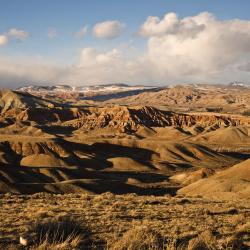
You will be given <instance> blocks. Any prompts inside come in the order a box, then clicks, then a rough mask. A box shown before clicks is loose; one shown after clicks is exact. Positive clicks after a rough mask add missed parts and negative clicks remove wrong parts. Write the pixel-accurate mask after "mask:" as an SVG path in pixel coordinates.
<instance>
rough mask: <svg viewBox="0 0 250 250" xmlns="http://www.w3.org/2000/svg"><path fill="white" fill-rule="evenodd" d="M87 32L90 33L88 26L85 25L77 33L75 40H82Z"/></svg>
mask: <svg viewBox="0 0 250 250" xmlns="http://www.w3.org/2000/svg"><path fill="white" fill-rule="evenodd" d="M87 32H88V26H87V25H85V26H83V27H82V28H81V29H80V30H78V31H77V32H75V34H74V37H75V38H82V37H84V36H85V35H86V34H87Z"/></svg>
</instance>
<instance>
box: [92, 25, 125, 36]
mask: <svg viewBox="0 0 250 250" xmlns="http://www.w3.org/2000/svg"><path fill="white" fill-rule="evenodd" d="M124 28H125V24H123V23H120V22H119V21H106V22H102V23H97V24H96V25H95V26H94V28H93V35H94V36H95V37H97V38H104V39H113V38H116V37H118V36H120V35H121V32H122V30H123V29H124Z"/></svg>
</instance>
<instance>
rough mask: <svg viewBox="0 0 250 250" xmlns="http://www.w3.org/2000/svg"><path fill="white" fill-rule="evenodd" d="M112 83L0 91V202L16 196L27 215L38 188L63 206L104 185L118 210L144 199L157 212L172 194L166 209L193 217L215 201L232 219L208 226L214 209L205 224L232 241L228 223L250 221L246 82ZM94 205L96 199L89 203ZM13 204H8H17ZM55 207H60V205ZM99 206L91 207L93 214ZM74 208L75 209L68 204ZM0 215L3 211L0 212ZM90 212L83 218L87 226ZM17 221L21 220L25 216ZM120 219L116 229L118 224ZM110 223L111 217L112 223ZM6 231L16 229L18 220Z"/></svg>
mask: <svg viewBox="0 0 250 250" xmlns="http://www.w3.org/2000/svg"><path fill="white" fill-rule="evenodd" d="M112 86H113V85H112ZM118 87H119V88H116V89H115V93H114V92H112V91H114V86H113V87H112V88H113V89H112V88H104V90H103V91H100V88H98V89H91V93H90V92H89V90H88V91H87V90H86V89H75V88H71V89H68V88H67V86H64V87H58V86H57V87H54V88H52V87H51V88H44V87H43V88H34V87H28V88H21V89H19V90H15V91H14V90H1V91H0V194H2V195H1V199H2V201H3V205H4V206H5V208H7V207H8V201H10V202H12V203H15V202H17V203H18V201H17V200H18V199H19V198H18V197H20V199H21V200H22V201H20V202H24V204H25V206H27V207H26V209H27V211H29V212H30V213H32V211H31V207H29V206H28V205H27V204H33V203H34V200H33V198H32V197H34V199H40V197H43V194H44V197H45V198H44V200H45V201H46V199H47V198H46V197H49V198H48V199H51V200H55V207H54V208H55V209H56V206H57V205H56V204H58V201H57V199H58V198H57V197H58V195H64V197H65V199H66V200H68V203H66V205H67V204H70V203H71V202H72V203H77V202H78V201H77V200H76V197H79V199H80V198H82V202H83V203H85V202H87V201H88V200H90V201H92V200H93V199H100V202H101V203H103V204H104V203H105V202H107V201H105V197H106V196H105V195H106V194H105V193H106V192H108V195H109V196H111V197H113V198H112V199H113V200H114V202H117V204H123V206H124V207H127V208H126V209H129V206H130V205H131V204H132V203H133V202H134V203H135V204H137V203H138V201H139V200H140V199H142V200H141V202H146V203H145V207H146V209H149V207H147V206H148V204H152V207H151V209H154V208H153V206H154V204H155V206H156V208H157V209H161V208H160V207H161V206H162V207H164V208H166V209H167V207H168V206H170V203H171V201H172V202H173V209H174V210H175V212H176V213H177V212H178V211H177V210H178V209H179V207H178V206H185V204H189V205H187V206H188V209H190V215H192V214H193V215H194V211H195V204H197V211H198V214H200V215H199V216H202V214H203V212H202V209H205V207H206V206H207V205H206V204H210V205H211V206H213V204H217V203H216V202H220V204H221V207H220V208H218V209H219V210H220V211H222V210H223V209H224V210H223V211H224V212H223V213H224V214H225V216H228V217H226V218H230V220H231V219H232V218H231V217H230V216H231V215H230V214H231V213H232V214H233V215H235V214H237V216H238V217H239V218H238V221H237V222H234V223H236V226H235V228H234V229H233V231H232V230H231V229H230V230H231V233H229V234H227V233H226V231H225V227H224V228H221V227H220V226H218V223H219V222H218V221H219V220H221V216H222V215H221V214H223V213H221V212H218V213H217V212H216V211H215V212H214V217H211V218H215V217H216V216H217V217H216V218H217V220H218V221H217V222H214V223H215V224H213V223H212V224H211V225H214V227H215V225H217V226H218V228H219V229H218V230H219V232H217V233H218V235H219V236H218V238H220V239H221V240H223V242H224V241H225V240H226V239H227V237H229V236H230V237H231V238H232V237H233V234H234V232H236V231H237V230H238V228H236V227H239V226H240V225H241V224H242V225H245V224H244V223H246V222H247V221H242V220H241V219H240V218H241V216H243V217H244V216H245V218H246V219H247V218H248V219H249V218H250V217H249V216H250V214H249V211H250V210H249V209H250V207H249V202H248V201H249V198H250V88H249V87H247V86H235V85H183V86H174V87H166V88H143V87H142V86H140V87H137V88H135V89H127V87H126V85H125V86H124V85H119V86H118ZM124 88H125V89H124ZM65 89H66V90H65ZM97 194H98V196H94V195H97ZM39 195H40V196H39ZM77 195H78V196H77ZM15 197H16V198H15ZM25 197H26V198H25ZM87 197H89V198H87ZM93 197H96V198H93ZM98 197H100V198H98ZM129 197H130V198H129ZM140 197H144V198H140ZM159 197H164V198H159ZM171 197H172V198H171ZM85 199H86V201H85ZM129 199H131V200H130V201H128V200H129ZM39 202H41V199H40V200H39ZM48 202H49V201H48ZM229 203H230V206H231V207H233V206H236V205H235V204H237V206H238V205H239V204H242V206H241V207H237V208H235V210H233V209H232V210H230V209H229V210H225V209H226V208H225V207H226V206H228V204H229ZM86 204H87V205H86V207H87V206H90V204H89V203H86ZM94 204H96V205H98V204H97V203H95V202H94V201H93V206H94ZM107 204H108V203H107ZM141 204H142V203H141ZM161 204H162V205H161ZM178 204H179V205H178ZM99 205H100V204H99ZM191 205H192V206H193V207H192V206H191ZM50 206H52V204H50ZM77 206H80V203H79V204H78V203H77V205H76V207H74V208H73V207H72V209H73V210H74V209H75V210H77V209H78V207H77ZM100 206H101V205H100ZM107 206H109V205H107ZM117 206H118V208H119V206H120V205H117ZM138 206H139V205H138ZM158 206H159V207H158ZM14 207H16V209H17V210H18V208H17V205H15V206H14ZM14 207H13V208H14ZM215 207H216V206H215ZM60 209H61V210H60V213H63V212H65V211H66V210H64V209H63V208H62V207H61V208H60ZM96 209H97V208H96ZM100 209H101V208H100ZM102 209H103V208H102ZM110 209H111V208H110ZM126 209H125V210H126ZM142 209H143V208H142ZM168 209H170V208H168ZM206 209H208V210H209V211H210V210H211V209H212V208H210V207H206ZM132 210H133V209H132ZM132 210H131V211H132ZM93 211H94V210H93ZM100 211H101V210H98V209H97V210H96V213H99V212H100ZM126 211H127V210H126ZM133 211H134V213H135V214H137V213H139V212H138V211H137V210H133ZM145 211H146V212H145ZM145 211H144V212H145V213H148V211H150V210H145ZM168 211H170V210H168ZM187 211H188V210H187ZM16 212H17V211H16ZM75 212H76V213H78V214H79V211H78V210H77V211H75ZM158 212H159V211H158ZM1 213H2V214H1V216H3V217H2V218H4V216H6V215H4V214H5V212H4V211H3V210H2V211H1ZM46 213H48V211H47V212H46ZM151 213H152V216H153V211H151ZM211 213H213V212H210V214H209V216H212V215H211ZM98 216H99V215H98ZM117 216H121V215H118V214H117ZM127 216H132V215H127ZM138 216H139V215H138ZM147 216H149V214H147ZM156 216H159V217H161V216H162V215H156ZM194 216H195V215H194ZM45 217H46V216H45ZM132 217H133V216H132ZM132 217H131V218H132ZM93 218H94V217H93V215H90V217H89V218H87V220H90V221H89V223H90V224H91V223H92V224H91V225H92V226H93V223H95V222H94V219H93ZM148 218H149V217H148ZM152 218H153V217H152ZM199 218H200V219H201V217H199ZM209 218H210V217H209ZM109 220H110V218H109ZM126 220H127V219H126ZM235 220H236V218H235ZM24 221H25V223H28V221H29V219H25V220H24ZM23 223H24V222H23ZM25 223H24V224H25ZM123 223H124V224H122V223H121V225H122V227H123V228H122V229H121V231H122V232H123V231H126V230H125V229H126V225H127V224H126V223H125V221H123ZM157 223H159V221H158V222H157ZM185 223H186V222H185ZM240 223H241V224H240ZM12 224H13V222H11V221H10V220H8V219H6V218H5V219H4V220H3V224H2V226H1V228H0V230H1V231H0V232H2V234H1V233H0V243H1V244H6V242H16V239H15V237H14V236H13V232H12V230H10V229H9V231H8V225H12ZM125 224H126V225H125ZM170 224H171V222H170ZM221 225H222V224H221ZM12 226H13V225H12ZM23 226H24V225H23ZM154 226H155V227H158V224H157V225H156V224H155V225H153V227H154ZM180 226H181V225H180ZM193 226H194V225H193ZM245 226H246V225H245ZM116 227H117V225H116V224H115V223H114V228H115V229H112V230H117V228H116ZM246 227H247V226H246ZM197 228H198V227H197ZM197 228H196V229H197ZM196 229H191V226H190V228H189V229H187V231H188V232H189V233H187V232H186V233H187V235H188V236H187V235H186V236H185V230H184V228H182V229H180V232H181V233H180V235H181V237H182V240H183V239H185V240H186V241H187V242H189V243H188V244H189V245H190V244H191V243H190V242H191V240H192V238H194V236H197V234H199V233H200V232H198V231H195V230H196ZM13 230H14V229H13ZM15 230H16V232H18V233H20V232H19V231H21V229H20V227H18V228H17V229H15ZM15 230H14V231H15ZM93 230H94V229H93ZM98 230H99V229H98ZM98 230H97V231H98ZM105 230H106V229H105ZM107 230H108V229H107ZM223 230H224V231H223ZM227 230H228V229H227ZM244 230H245V231H246V232H248V233H245V231H244V233H242V235H241V236H242V237H243V238H244V239H243V238H242V239H243V240H241V243H240V244H242V245H241V246H240V248H242V249H247V247H248V246H249V247H250V235H249V231H247V230H249V225H248V229H244ZM163 231H164V230H163ZM191 231H192V232H193V235H192V233H191ZM165 233H166V232H165ZM176 234H177V235H178V233H177V231H176ZM100 235H102V234H100ZM234 236H235V235H234ZM105 237H106V238H105ZM185 237H186V238H185ZM104 238H105V239H107V238H109V234H108V233H107V235H106V234H105V233H104ZM231 238H230V239H231ZM6 239H7V240H6ZM124 241H125V239H123V243H121V244H125V243H124ZM230 242H231V241H230ZM11 244H12V243H11ZM15 244H16V243H15ZM96 244H97V243H96ZM107 244H108V243H107ZM117 244H118V245H119V243H117ZM223 244H224V243H223ZM230 244H234V243H230ZM248 244H249V245H248ZM97 245H98V246H101V245H102V244H99V243H98V244H97ZM114 245H115V244H114ZM15 246H16V247H17V245H15ZM232 246H233V247H234V245H232ZM235 246H236V245H235ZM237 247H239V245H237ZM244 247H245V248H244ZM110 248H111V249H112V247H110ZM70 249H71V248H70ZM72 249H73V248H72ZM79 249H82V248H79ZM113 249H116V248H115V247H114V248H113ZM117 249H118V248H117ZM123 249H133V248H129V247H127V248H126V247H125V248H123ZM141 249H150V248H141ZM152 249H155V248H152ZM159 249H160V248H159ZM190 249H206V248H190ZM208 249H216V248H208ZM233 249H239V248H233Z"/></svg>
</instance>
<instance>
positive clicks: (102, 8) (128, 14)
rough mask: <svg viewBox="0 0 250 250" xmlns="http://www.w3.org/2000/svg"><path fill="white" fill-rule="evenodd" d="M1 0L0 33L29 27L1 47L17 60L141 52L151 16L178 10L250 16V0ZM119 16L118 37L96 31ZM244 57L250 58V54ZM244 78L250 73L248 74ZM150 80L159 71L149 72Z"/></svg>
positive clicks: (62, 60)
mask: <svg viewBox="0 0 250 250" xmlns="http://www.w3.org/2000/svg"><path fill="white" fill-rule="evenodd" d="M0 3H1V8H0V34H2V35H6V34H8V32H9V30H10V29H13V28H15V29H17V30H22V31H25V32H27V33H28V37H27V38H25V39H23V40H22V41H21V40H20V39H19V38H17V37H15V36H13V37H12V38H11V39H9V42H8V43H7V44H5V45H4V46H1V47H0V56H2V58H5V57H8V58H11V59H13V60H14V58H23V57H24V58H25V60H26V61H27V60H31V59H32V57H41V58H43V59H44V60H51V62H53V63H56V64H58V65H61V66H62V65H63V66H65V65H71V64H75V63H76V62H77V60H79V54H80V53H81V50H82V49H83V48H89V47H91V48H94V49H96V50H98V51H102V52H103V51H111V50H113V49H120V48H122V49H123V50H124V48H126V46H131V47H133V48H135V49H136V53H138V54H139V53H141V54H144V53H147V50H148V44H149V42H150V41H151V40H153V39H151V38H149V37H147V38H145V37H143V36H140V35H138V30H139V29H140V27H141V26H142V25H143V23H144V22H145V21H146V20H147V18H148V17H149V16H156V17H158V18H159V19H160V20H161V19H162V18H163V17H164V15H166V14H167V13H170V12H174V13H176V14H177V15H178V18H179V19H180V20H181V19H182V18H185V17H189V16H197V15H199V14H200V13H202V12H209V13H211V14H213V15H214V17H215V18H216V19H217V20H219V21H223V20H233V19H236V18H237V19H240V20H244V21H248V20H250V12H249V10H250V1H249V0H137V1H135V0H126V1H125V0H124V1H123V0H73V1H70V0H53V1H51V0H43V1H39V0H37V1H36V0H0ZM114 20H115V21H118V22H120V23H121V24H124V27H123V28H122V31H121V32H120V34H119V35H118V36H117V37H115V38H114V39H99V38H97V37H96V36H94V35H93V31H92V29H93V27H94V26H95V25H96V24H97V23H102V22H105V21H114ZM86 25H87V26H88V32H87V33H86V34H85V35H84V36H83V37H80V38H75V37H74V34H75V33H76V32H77V31H79V30H80V29H81V28H82V27H83V26H86ZM51 29H52V30H54V31H55V32H56V35H55V37H54V38H53V39H51V38H49V37H48V31H49V30H51ZM9 37H11V36H10V35H9ZM150 39H151V40H150ZM246 39H247V37H246ZM129 53H131V52H129ZM27 58H28V59H27ZM245 61H247V63H248V59H247V60H245ZM0 72H1V71H0ZM8 74H10V73H8ZM0 76H1V75H0ZM5 77H6V75H5ZM23 78H24V79H25V77H23ZM135 79H137V78H135ZM171 79H172V78H171ZM194 79H196V77H194ZM204 79H205V78H204ZM244 79H248V74H247V75H246V76H244ZM22 80H23V79H22ZM121 80H122V81H123V80H124V78H123V79H121ZM150 80H154V77H153V76H152V77H148V81H150ZM166 80H168V79H166ZM177 80H178V79H177ZM177 80H176V81H177ZM208 80H209V78H208ZM27 81H29V78H28V77H27ZM143 81H145V80H142V82H143ZM159 82H162V80H159ZM0 84H1V80H0Z"/></svg>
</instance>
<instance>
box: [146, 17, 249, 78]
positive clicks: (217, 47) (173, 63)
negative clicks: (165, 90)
mask: <svg viewBox="0 0 250 250" xmlns="http://www.w3.org/2000/svg"><path fill="white" fill-rule="evenodd" d="M163 20H165V21H166V20H168V18H167V19H166V16H165V18H164V19H163ZM171 20H172V19H171ZM161 22H162V21H161ZM161 22H159V23H158V24H160V23H161ZM146 23H147V21H146ZM166 26H167V24H166ZM144 27H146V26H145V23H144ZM156 30H157V24H156ZM163 30H164V32H163V31H161V32H160V33H159V32H158V31H157V32H156V33H154V32H151V34H149V33H147V34H148V35H150V37H149V40H148V52H147V53H148V59H149V60H150V61H151V62H152V63H153V64H154V65H155V67H156V69H157V71H158V73H159V77H161V78H162V79H167V78H168V77H171V78H172V79H178V78H179V76H180V75H182V76H183V78H184V79H185V78H188V79H192V78H193V79H196V78H198V79H204V80H206V79H209V77H210V76H211V75H214V74H218V73H219V74H222V75H223V72H224V71H225V70H227V69H228V67H236V65H238V64H239V63H241V61H242V60H244V58H245V57H248V58H249V57H250V43H249V41H250V21H241V20H237V19H235V20H229V21H219V20H216V19H215V17H213V16H212V15H211V14H209V13H201V14H199V15H197V16H193V17H186V18H183V19H176V21H174V22H170V24H169V26H168V28H167V29H166V28H165V29H163ZM159 34H160V35H159Z"/></svg>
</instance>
